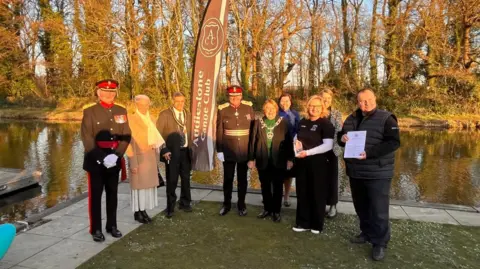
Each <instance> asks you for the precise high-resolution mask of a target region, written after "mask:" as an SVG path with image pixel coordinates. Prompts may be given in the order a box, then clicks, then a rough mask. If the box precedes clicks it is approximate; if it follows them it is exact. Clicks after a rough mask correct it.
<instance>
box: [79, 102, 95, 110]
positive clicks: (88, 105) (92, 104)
mask: <svg viewBox="0 0 480 269" xmlns="http://www.w3.org/2000/svg"><path fill="white" fill-rule="evenodd" d="M96 104H97V103H90V104H86V105H84V106H83V107H82V110H85V109H87V108H89V107H92V106H94V105H96Z"/></svg>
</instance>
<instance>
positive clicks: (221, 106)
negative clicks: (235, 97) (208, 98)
mask: <svg viewBox="0 0 480 269" xmlns="http://www.w3.org/2000/svg"><path fill="white" fill-rule="evenodd" d="M228 106H230V103H224V104H221V105H219V106H218V110H222V109H224V108H226V107H228Z"/></svg>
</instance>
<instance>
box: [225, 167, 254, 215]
mask: <svg viewBox="0 0 480 269" xmlns="http://www.w3.org/2000/svg"><path fill="white" fill-rule="evenodd" d="M247 163H248V162H240V163H237V162H231V161H225V162H223V205H224V206H225V207H227V208H231V207H232V190H233V178H234V176H235V166H236V167H237V183H238V184H237V185H238V186H237V187H238V203H237V207H238V209H245V208H246V207H247V206H246V205H245V196H246V195H247V185H248V182H247V171H248V166H247Z"/></svg>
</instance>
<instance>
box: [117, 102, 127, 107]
mask: <svg viewBox="0 0 480 269" xmlns="http://www.w3.org/2000/svg"><path fill="white" fill-rule="evenodd" d="M115 105H117V106H119V107H123V108H126V107H125V105H124V104H118V103H115Z"/></svg>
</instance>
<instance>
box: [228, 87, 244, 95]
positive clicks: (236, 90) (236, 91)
mask: <svg viewBox="0 0 480 269" xmlns="http://www.w3.org/2000/svg"><path fill="white" fill-rule="evenodd" d="M242 92H243V89H242V87H240V86H238V85H232V86H230V87H228V88H227V93H228V95H229V96H238V95H242Z"/></svg>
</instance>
